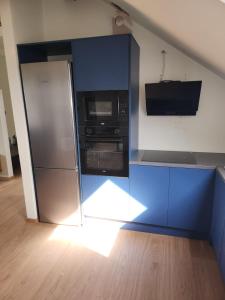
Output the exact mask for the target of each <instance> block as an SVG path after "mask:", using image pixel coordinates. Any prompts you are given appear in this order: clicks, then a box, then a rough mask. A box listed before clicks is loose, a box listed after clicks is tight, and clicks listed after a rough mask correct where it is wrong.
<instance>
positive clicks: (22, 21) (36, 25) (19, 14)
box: [3, 0, 64, 44]
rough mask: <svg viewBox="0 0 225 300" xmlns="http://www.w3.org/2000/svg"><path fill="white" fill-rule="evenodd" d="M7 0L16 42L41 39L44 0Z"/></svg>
mask: <svg viewBox="0 0 225 300" xmlns="http://www.w3.org/2000/svg"><path fill="white" fill-rule="evenodd" d="M3 1H6V0H3ZM63 1H64V0H63ZM7 2H10V7H11V13H12V18H13V25H14V36H15V40H16V43H18V44H19V43H25V42H37V41H41V40H42V39H43V24H42V0H19V1H18V0H7ZM56 22H57V21H56Z"/></svg>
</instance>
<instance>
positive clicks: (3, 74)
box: [0, 37, 16, 137]
mask: <svg viewBox="0 0 225 300" xmlns="http://www.w3.org/2000/svg"><path fill="white" fill-rule="evenodd" d="M0 89H1V90H2V93H3V97H4V104H5V111H6V121H7V127H8V133H9V137H12V136H13V135H15V133H16V131H15V124H14V119H13V111H12V103H11V97H10V91H9V81H8V74H7V67H6V60H5V52H4V46H3V39H2V37H0Z"/></svg>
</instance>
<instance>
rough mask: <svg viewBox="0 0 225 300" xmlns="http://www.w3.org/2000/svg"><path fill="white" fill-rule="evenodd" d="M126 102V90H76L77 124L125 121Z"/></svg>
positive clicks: (127, 114) (127, 107) (127, 112)
mask: <svg viewBox="0 0 225 300" xmlns="http://www.w3.org/2000/svg"><path fill="white" fill-rule="evenodd" d="M128 103H129V101H128V91H90V92H78V93H77V104H78V105H77V107H78V116H79V120H78V122H79V125H80V126H83V125H102V124H103V125H104V123H105V122H106V123H107V124H115V123H117V124H118V123H127V122H128V116H129V111H128V110H129V105H128Z"/></svg>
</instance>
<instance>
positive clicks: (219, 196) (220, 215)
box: [211, 173, 225, 263]
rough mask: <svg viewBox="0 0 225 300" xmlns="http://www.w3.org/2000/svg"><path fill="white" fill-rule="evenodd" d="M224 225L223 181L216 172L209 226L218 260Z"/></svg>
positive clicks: (224, 201)
mask: <svg viewBox="0 0 225 300" xmlns="http://www.w3.org/2000/svg"><path fill="white" fill-rule="evenodd" d="M224 226H225V182H224V180H223V178H222V177H221V175H220V174H219V173H218V174H217V175H216V183H215V193H214V202H213V216H212V227H211V241H212V244H213V247H214V249H215V252H216V256H217V259H218V260H220V257H221V251H222V240H223V235H224ZM224 239H225V238H224ZM224 248H225V241H224ZM224 263H225V262H224Z"/></svg>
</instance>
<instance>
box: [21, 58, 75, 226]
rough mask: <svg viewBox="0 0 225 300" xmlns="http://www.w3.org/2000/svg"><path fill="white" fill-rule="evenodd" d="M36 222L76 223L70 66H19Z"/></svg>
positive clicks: (51, 64)
mask: <svg viewBox="0 0 225 300" xmlns="http://www.w3.org/2000/svg"><path fill="white" fill-rule="evenodd" d="M21 74H22V81H23V90H24V99H25V107H26V114H27V125H28V130H29V137H30V146H31V155H32V162H33V172H34V180H35V187H36V196H37V206H38V213H39V220H40V221H42V222H48V223H56V224H68V225H78V224H80V223H81V212H80V197H79V173H78V163H77V151H76V149H77V147H76V134H75V121H74V109H73V97H72V87H71V73H70V64H69V63H68V62H67V61H51V62H41V63H29V64H22V65H21Z"/></svg>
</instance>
